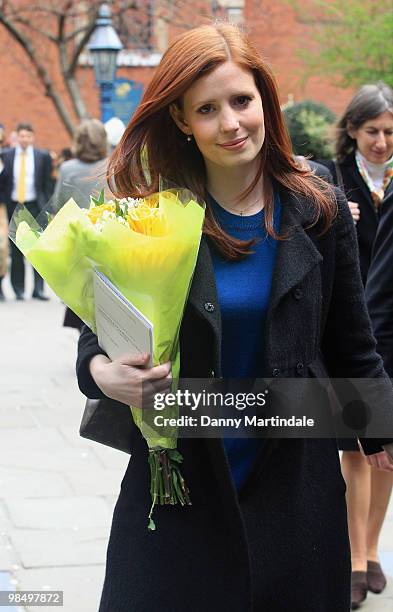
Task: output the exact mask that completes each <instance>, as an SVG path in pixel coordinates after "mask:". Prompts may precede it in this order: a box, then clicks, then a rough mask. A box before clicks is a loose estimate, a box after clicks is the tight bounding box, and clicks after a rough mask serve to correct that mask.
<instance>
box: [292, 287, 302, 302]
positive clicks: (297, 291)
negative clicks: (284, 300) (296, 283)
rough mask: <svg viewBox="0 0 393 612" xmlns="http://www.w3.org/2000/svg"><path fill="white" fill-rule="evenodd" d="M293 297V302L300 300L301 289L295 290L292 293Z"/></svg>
mask: <svg viewBox="0 0 393 612" xmlns="http://www.w3.org/2000/svg"><path fill="white" fill-rule="evenodd" d="M293 297H294V298H295V300H300V299H301V298H302V297H303V291H302V290H301V289H299V288H298V289H295V290H294V292H293Z"/></svg>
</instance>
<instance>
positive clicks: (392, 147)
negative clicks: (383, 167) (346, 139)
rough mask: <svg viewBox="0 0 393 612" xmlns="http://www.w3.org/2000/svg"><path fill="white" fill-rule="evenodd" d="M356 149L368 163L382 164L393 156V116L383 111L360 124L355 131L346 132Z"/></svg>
mask: <svg viewBox="0 0 393 612" xmlns="http://www.w3.org/2000/svg"><path fill="white" fill-rule="evenodd" d="M348 134H349V135H350V136H351V138H354V139H355V140H356V144H357V148H358V150H359V151H360V153H361V154H362V155H363V157H365V158H366V159H367V160H368V161H369V162H371V163H373V164H383V162H385V161H386V160H387V159H390V158H391V157H392V155H393V114H392V113H391V112H390V111H385V112H384V113H381V114H380V115H378V117H376V118H375V119H369V120H368V121H365V122H364V123H362V125H361V126H360V127H359V128H358V129H357V130H350V129H349V130H348Z"/></svg>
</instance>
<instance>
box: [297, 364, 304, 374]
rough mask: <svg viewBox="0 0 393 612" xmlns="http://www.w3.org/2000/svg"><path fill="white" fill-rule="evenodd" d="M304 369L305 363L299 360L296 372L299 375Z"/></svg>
mask: <svg viewBox="0 0 393 612" xmlns="http://www.w3.org/2000/svg"><path fill="white" fill-rule="evenodd" d="M303 370H304V365H303V364H302V362H301V361H299V363H298V364H297V366H296V372H297V373H298V374H299V376H301V375H302V374H303Z"/></svg>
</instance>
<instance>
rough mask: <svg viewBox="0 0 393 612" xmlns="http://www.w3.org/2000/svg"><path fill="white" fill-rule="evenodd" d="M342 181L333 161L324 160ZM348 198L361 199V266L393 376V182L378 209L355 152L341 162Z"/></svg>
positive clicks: (381, 345)
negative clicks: (358, 164) (360, 169)
mask: <svg viewBox="0 0 393 612" xmlns="http://www.w3.org/2000/svg"><path fill="white" fill-rule="evenodd" d="M323 163H324V164H325V165H326V167H327V168H329V170H330V172H331V173H332V176H333V179H334V182H335V184H336V185H337V184H339V181H338V177H337V171H336V166H335V164H334V162H333V161H330V162H323ZM339 167H340V170H341V174H342V179H343V183H344V190H345V195H346V197H347V199H348V200H352V201H353V202H357V203H358V205H359V210H360V219H359V221H358V222H357V224H356V231H357V236H358V244H359V254H360V267H361V273H362V279H363V284H364V285H366V287H367V288H366V299H367V306H368V310H369V313H370V317H371V322H372V327H373V332H374V336H375V338H376V340H377V351H378V353H379V354H380V355H381V356H382V359H383V363H384V367H385V370H386V371H387V372H388V374H389V375H390V376H393V298H392V291H393V284H392V266H393V240H392V238H393V236H392V232H393V216H392V206H393V181H391V182H390V184H389V186H388V188H387V190H386V192H385V196H384V198H383V200H382V203H381V205H380V206H379V208H378V212H377V211H376V209H375V205H374V202H373V200H372V197H371V193H370V190H369V189H368V187H367V185H366V183H365V182H364V180H363V179H362V177H361V175H360V172H359V170H358V167H357V164H356V160H355V154H354V153H352V154H351V155H349V156H348V157H347V158H346V159H345V160H344V161H343V162H342V163H340V165H339Z"/></svg>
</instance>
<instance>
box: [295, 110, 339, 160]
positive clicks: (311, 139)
mask: <svg viewBox="0 0 393 612" xmlns="http://www.w3.org/2000/svg"><path fill="white" fill-rule="evenodd" d="M284 117H285V121H286V124H287V128H288V131H289V135H290V137H291V140H292V146H293V150H294V153H296V155H304V156H307V155H312V156H313V157H314V158H317V159H320V158H328V157H332V149H331V145H330V143H329V140H328V138H329V135H328V132H329V127H330V126H331V125H332V123H334V121H335V116H334V114H333V113H332V111H331V110H330V109H329V108H327V106H325V105H324V104H318V103H316V102H312V101H311V100H304V101H303V102H298V103H297V104H292V106H287V108H286V109H285V110H284Z"/></svg>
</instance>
